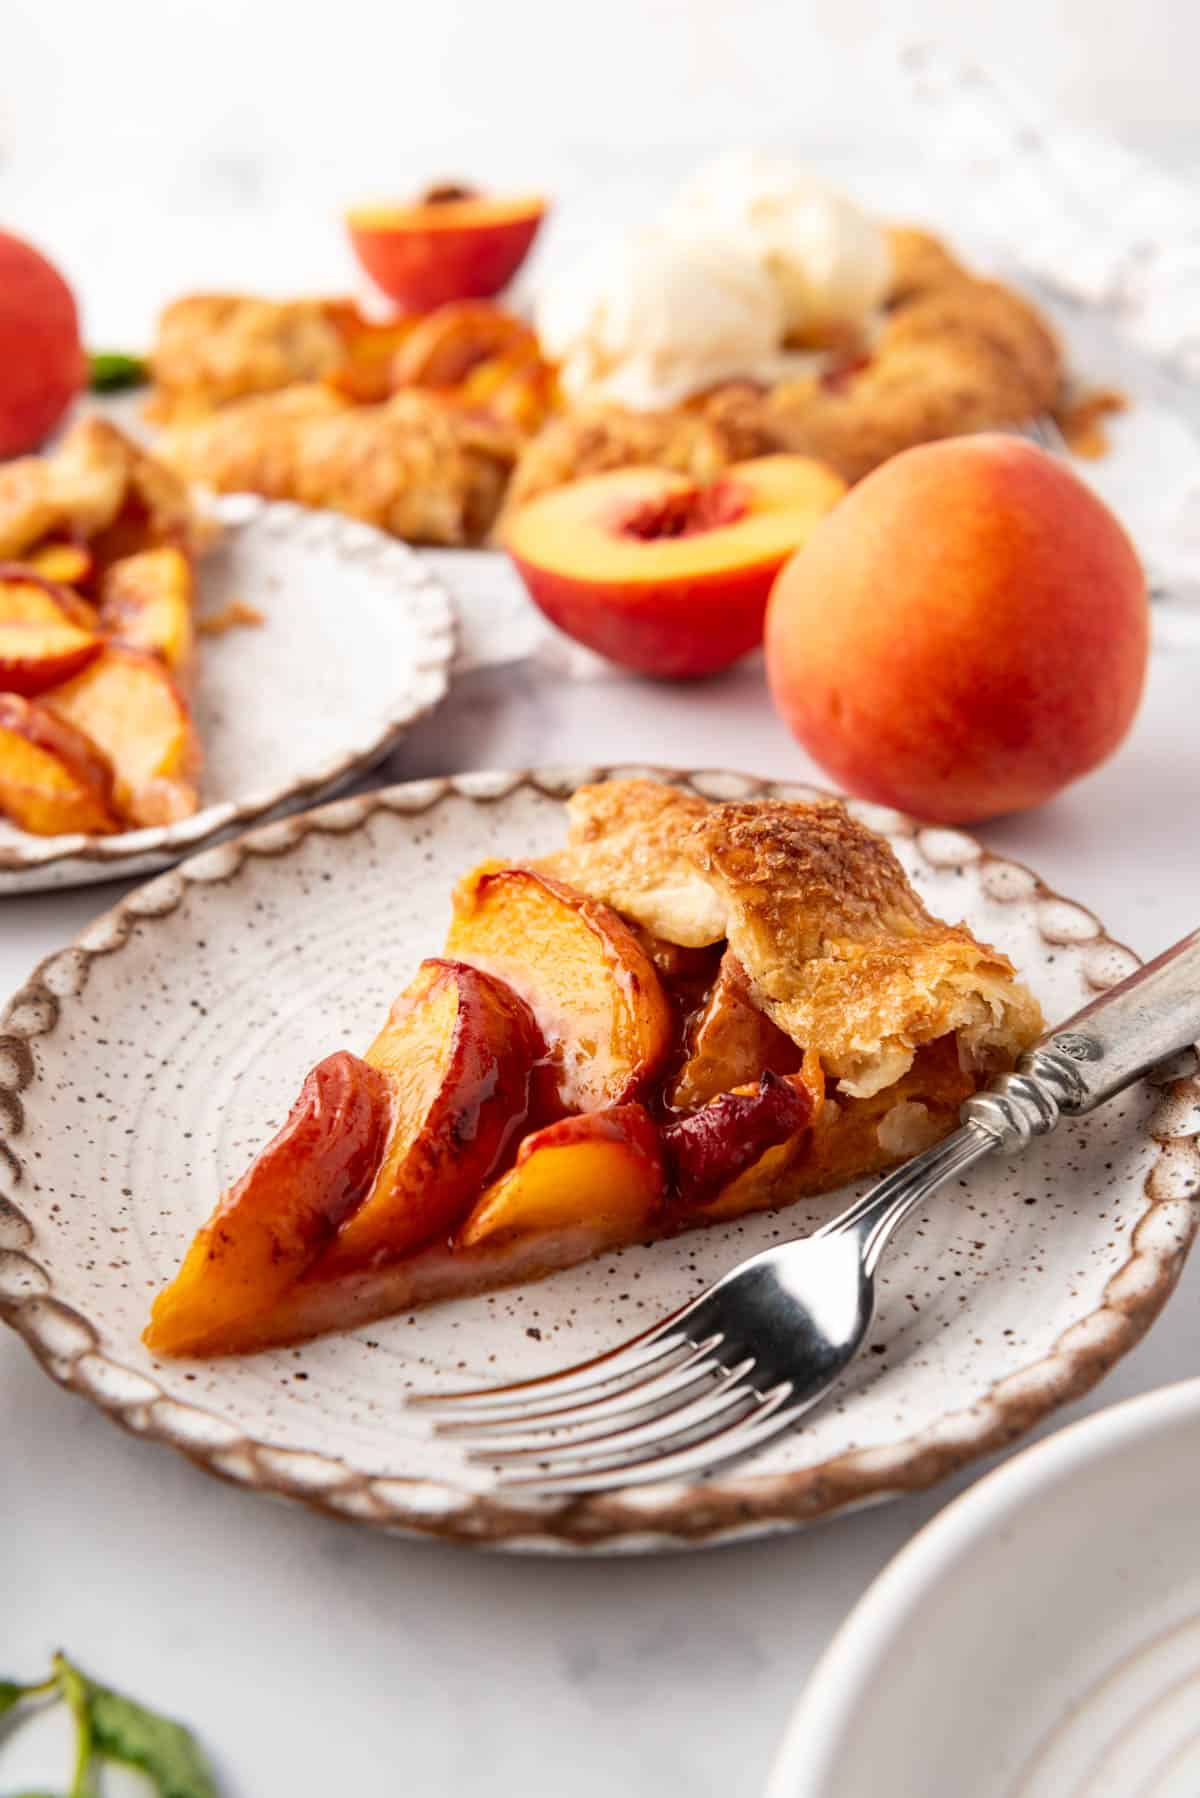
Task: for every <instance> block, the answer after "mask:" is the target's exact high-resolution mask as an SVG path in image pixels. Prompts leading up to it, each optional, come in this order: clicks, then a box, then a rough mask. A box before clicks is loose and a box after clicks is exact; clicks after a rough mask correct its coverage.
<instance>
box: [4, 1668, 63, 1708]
mask: <svg viewBox="0 0 1200 1798" xmlns="http://www.w3.org/2000/svg"><path fill="white" fill-rule="evenodd" d="M57 1684H58V1676H57V1674H54V1673H52V1674H51V1675H50V1677H49V1679H34V1680H29V1681H27V1682H25V1683H24V1684H22V1682H21V1681H20V1680H18V1679H0V1717H2V1716H3V1715H4V1713H5V1711H11V1710H12V1709H13V1707H14V1705H18V1704H20V1702H21V1700H22V1699H23V1698H37V1697H39V1696H40V1694H41V1693H43V1692H52V1691H53V1690H54V1688H55V1686H56V1685H57Z"/></svg>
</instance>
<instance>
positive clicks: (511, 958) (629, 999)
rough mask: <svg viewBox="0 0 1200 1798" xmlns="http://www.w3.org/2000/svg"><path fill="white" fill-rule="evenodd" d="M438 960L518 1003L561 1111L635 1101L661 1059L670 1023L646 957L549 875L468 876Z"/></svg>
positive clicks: (598, 908)
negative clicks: (495, 982) (487, 979)
mask: <svg viewBox="0 0 1200 1798" xmlns="http://www.w3.org/2000/svg"><path fill="white" fill-rule="evenodd" d="M446 953H447V955H453V956H456V957H458V958H460V959H461V960H463V961H468V962H471V963H472V964H473V965H474V966H476V967H480V968H484V969H486V971H487V972H488V973H490V974H494V975H495V976H496V977H497V978H498V979H500V980H503V981H505V982H506V983H507V984H508V985H510V986H511V987H512V989H513V990H514V992H517V993H519V994H520V995H521V997H522V998H523V999H524V1000H525V1002H526V1004H527V1005H528V1006H529V1007H530V1009H531V1011H532V1012H533V1015H534V1017H535V1018H536V1019H537V1022H538V1027H539V1029H540V1030H541V1033H542V1036H543V1038H544V1039H545V1043H546V1047H547V1049H548V1051H549V1053H550V1057H551V1059H552V1062H553V1064H554V1067H555V1070H556V1072H557V1076H558V1081H559V1087H560V1093H561V1100H562V1105H563V1108H564V1109H565V1110H567V1111H593V1110H595V1109H596V1108H597V1107H598V1106H603V1105H616V1104H621V1103H622V1102H624V1101H625V1100H627V1099H631V1098H635V1097H636V1096H637V1094H638V1093H639V1091H641V1090H642V1088H643V1087H644V1086H645V1085H646V1083H647V1082H648V1081H649V1080H651V1079H652V1078H653V1076H654V1075H655V1074H656V1073H658V1072H659V1071H660V1070H661V1068H662V1066H663V1064H664V1062H665V1061H666V1058H667V1056H668V1055H669V1054H670V1051H671V1046H672V1043H673V1041H674V1036H675V1022H674V1014H673V1012H672V1009H671V1006H670V1003H669V1001H668V999H667V996H666V993H665V992H664V991H663V987H662V982H661V981H660V980H659V977H658V974H657V971H656V970H655V967H654V964H653V962H652V961H651V960H650V958H649V956H648V955H647V954H646V952H645V950H644V949H643V948H642V947H641V945H640V944H639V943H638V941H637V939H636V937H634V935H633V933H632V931H630V929H629V927H628V925H626V924H624V923H623V922H622V920H621V919H620V918H619V917H618V916H617V914H616V912H614V911H611V910H610V909H609V907H608V906H607V905H602V904H600V903H599V901H597V900H594V899H586V898H585V897H584V896H583V894H582V893H577V892H576V891H575V890H574V889H573V888H572V887H569V886H567V885H566V884H565V883H564V882H563V881H560V880H555V879H553V878H552V877H551V876H550V875H548V874H540V873H537V872H536V871H535V870H534V869H532V868H519V867H508V866H506V865H504V864H503V863H490V862H485V863H484V864H483V865H482V866H481V867H479V868H476V869H475V871H474V873H472V874H468V875H467V877H466V879H465V880H463V881H461V882H460V883H459V886H458V888H457V890H456V892H455V895H454V918H453V921H452V923H451V925H450V934H449V935H448V937H447V938H446Z"/></svg>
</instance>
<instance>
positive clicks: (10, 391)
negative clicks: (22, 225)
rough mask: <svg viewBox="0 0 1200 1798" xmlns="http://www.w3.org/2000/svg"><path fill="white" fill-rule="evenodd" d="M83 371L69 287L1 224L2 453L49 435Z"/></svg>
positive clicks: (37, 253)
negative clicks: (2, 228) (2, 229)
mask: <svg viewBox="0 0 1200 1798" xmlns="http://www.w3.org/2000/svg"><path fill="white" fill-rule="evenodd" d="M84 373H85V367H84V357H83V347H82V345H81V343H80V340H79V315H78V313H77V312H76V309H75V299H74V296H73V295H72V293H71V289H70V288H69V287H68V286H67V284H66V282H65V281H64V280H63V278H62V276H61V275H60V274H59V272H58V270H57V269H56V268H55V267H54V266H53V264H52V263H50V262H47V260H46V258H45V257H44V256H43V255H42V254H41V253H40V251H38V250H35V249H34V248H33V246H32V244H27V243H25V242H23V241H22V239H21V238H19V237H12V236H10V235H9V233H8V232H7V231H0V458H2V457H5V456H19V455H23V454H24V453H25V451H26V450H32V449H36V448H37V447H38V445H39V444H40V443H41V442H42V441H43V440H44V439H45V438H46V437H48V436H49V435H50V432H51V431H52V430H53V429H54V427H55V425H56V424H57V423H58V421H59V419H60V418H61V417H62V416H63V413H64V412H65V411H66V409H67V407H68V406H69V405H70V404H71V401H72V400H73V399H74V398H75V396H76V394H77V393H78V392H79V390H80V388H81V387H82V386H83V380H84Z"/></svg>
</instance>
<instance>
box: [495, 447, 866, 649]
mask: <svg viewBox="0 0 1200 1798" xmlns="http://www.w3.org/2000/svg"><path fill="white" fill-rule="evenodd" d="M845 491H846V486H845V482H844V481H843V480H842V479H841V477H840V475H836V474H834V473H833V472H832V470H830V469H828V468H826V467H824V465H823V464H822V463H820V462H812V461H810V460H808V458H807V457H804V456H760V457H758V458H756V459H755V460H754V461H750V462H740V463H737V464H735V465H734V466H733V467H731V468H729V469H727V470H726V471H725V473H724V474H723V475H720V476H719V477H718V478H717V480H715V481H714V482H713V483H712V484H711V485H710V486H707V487H696V486H695V485H693V483H692V482H690V481H689V480H688V479H687V478H686V476H684V475H681V474H674V473H671V472H670V471H669V470H667V469H662V468H618V469H615V470H613V471H612V472H610V473H608V474H600V475H592V476H590V477H588V478H586V479H584V480H580V481H573V482H571V483H570V484H569V485H568V486H565V487H556V488H554V489H553V490H552V491H551V492H549V493H543V494H541V495H539V496H538V497H537V498H536V499H532V500H530V501H528V503H527V504H526V505H523V506H519V507H518V508H517V510H516V511H515V512H514V513H513V514H512V515H511V517H510V518H509V519H508V521H507V524H506V526H505V528H504V546H505V548H506V549H507V550H508V553H509V554H510V556H511V557H512V559H513V561H514V562H515V564H516V566H517V569H518V571H519V573H520V575H521V578H522V580H523V581H524V582H525V585H526V587H527V588H528V589H529V593H530V596H531V597H532V598H533V600H534V601H535V603H536V604H537V605H538V606H540V607H541V609H542V611H543V612H544V613H545V614H546V616H547V618H549V619H550V621H551V623H552V624H556V625H557V626H558V628H559V629H560V630H562V631H565V632H566V633H567V635H568V636H570V637H574V638H576V639H577V640H578V641H579V642H580V643H585V644H586V645H587V647H588V648H589V649H594V650H596V651H597V652H598V653H599V654H600V655H603V656H607V657H608V658H609V660H610V661H613V662H618V663H620V665H621V666H622V667H624V668H632V669H634V670H635V671H636V672H637V673H639V674H652V675H660V676H663V677H673V678H677V679H681V678H688V677H695V676H699V675H705V674H713V673H716V672H717V671H718V670H719V669H721V668H727V667H728V666H729V664H730V663H731V662H735V661H736V660H737V659H738V657H739V656H743V655H745V654H746V653H747V651H748V650H751V649H754V648H755V647H756V646H757V645H758V644H759V643H761V641H762V634H763V616H764V613H765V611H766V605H767V596H768V594H769V593H770V590H771V584H772V582H773V581H774V579H775V577H776V575H777V574H778V572H779V570H780V569H781V568H782V567H783V564H784V563H785V562H786V561H787V559H788V557H789V556H790V555H791V554H792V553H793V552H794V551H795V550H796V549H797V548H798V547H799V546H800V545H801V544H802V543H803V542H804V541H805V540H806V538H807V537H808V536H809V534H810V532H811V531H812V530H813V529H814V527H815V526H816V524H817V522H818V520H820V519H821V518H823V517H824V515H825V513H826V512H828V511H829V510H830V508H831V507H832V506H834V505H835V504H836V503H837V501H838V500H839V499H840V498H841V496H842V494H843V493H844V492H845Z"/></svg>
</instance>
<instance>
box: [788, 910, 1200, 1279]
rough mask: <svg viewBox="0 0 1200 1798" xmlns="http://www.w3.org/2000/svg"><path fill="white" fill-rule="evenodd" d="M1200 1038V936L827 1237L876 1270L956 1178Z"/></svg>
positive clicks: (1118, 994) (1032, 1058)
mask: <svg viewBox="0 0 1200 1798" xmlns="http://www.w3.org/2000/svg"><path fill="white" fill-rule="evenodd" d="M1197 1038H1200V930H1194V931H1192V932H1191V934H1190V935H1189V936H1185V937H1184V938H1183V939H1182V941H1180V942H1178V943H1175V944H1174V945H1173V946H1172V947H1171V948H1170V949H1167V950H1165V951H1164V952H1163V954H1162V955H1159V956H1156V957H1155V959H1154V960H1153V961H1150V962H1147V963H1146V965H1145V967H1143V968H1138V969H1137V971H1136V972H1135V973H1133V974H1131V975H1130V976H1129V978H1128V980H1123V981H1122V982H1121V984H1120V985H1119V986H1115V987H1112V988H1111V989H1110V990H1109V991H1108V992H1106V993H1102V994H1101V995H1100V996H1099V998H1097V999H1093V1000H1092V1002H1091V1004H1090V1005H1085V1006H1084V1007H1083V1009H1082V1011H1077V1012H1076V1013H1075V1015H1074V1016H1073V1017H1071V1018H1068V1020H1067V1022H1066V1023H1065V1024H1060V1025H1059V1027H1058V1028H1057V1029H1056V1030H1052V1031H1050V1032H1049V1034H1048V1035H1046V1036H1045V1037H1043V1039H1042V1041H1041V1042H1040V1043H1038V1044H1037V1045H1036V1047H1034V1048H1033V1049H1031V1050H1029V1052H1028V1054H1026V1055H1023V1056H1022V1057H1021V1059H1020V1061H1019V1062H1018V1063H1017V1067H1016V1071H1015V1072H1014V1073H1011V1074H1001V1075H1000V1076H999V1077H998V1078H997V1079H996V1080H994V1081H992V1083H991V1085H990V1086H988V1087H987V1088H986V1090H984V1091H983V1092H979V1093H976V1094H975V1095H974V1096H973V1097H972V1098H970V1099H968V1100H967V1101H966V1103H965V1104H964V1106H963V1107H962V1110H961V1112H960V1113H959V1115H960V1117H961V1119H962V1128H961V1129H959V1130H956V1131H955V1132H954V1134H953V1135H952V1136H949V1137H947V1138H946V1139H945V1141H944V1142H940V1143H936V1144H935V1145H934V1147H933V1148H932V1149H927V1150H926V1151H925V1153H924V1154H923V1155H918V1156H916V1157H915V1158H914V1159H913V1160H912V1161H909V1162H907V1163H906V1164H905V1165H904V1166H903V1167H900V1168H897V1169H896V1171H895V1173H893V1174H891V1175H889V1176H888V1177H887V1178H886V1179H884V1180H882V1181H881V1182H880V1184H879V1185H878V1186H877V1187H876V1188H875V1189H874V1191H873V1192H871V1193H869V1194H868V1195H867V1196H866V1197H865V1198H863V1199H860V1200H859V1201H858V1202H857V1203H856V1204H853V1205H851V1206H849V1207H848V1208H847V1210H846V1211H844V1212H843V1213H842V1215H841V1216H840V1217H837V1218H834V1219H832V1220H831V1222H830V1223H829V1224H827V1225H825V1226H824V1228H823V1229H821V1230H819V1231H818V1232H817V1234H818V1235H819V1236H824V1235H834V1234H839V1233H841V1232H842V1231H849V1230H853V1231H855V1232H857V1234H858V1235H859V1238H860V1240H861V1242H862V1248H863V1259H864V1262H865V1265H866V1267H867V1269H868V1271H869V1272H873V1271H874V1269H875V1266H876V1265H877V1263H878V1261H879V1257H880V1256H881V1255H882V1253H883V1251H884V1249H885V1247H886V1246H887V1242H888V1239H889V1238H890V1237H891V1235H892V1233H893V1231H894V1230H895V1229H896V1228H897V1227H898V1225H899V1224H901V1223H902V1222H903V1220H904V1219H905V1218H906V1217H907V1216H908V1214H909V1213H910V1212H911V1211H912V1210H913V1208H914V1207H915V1206H917V1205H919V1204H921V1203H922V1202H923V1201H924V1200H925V1199H927V1198H928V1197H929V1196H930V1194H931V1193H933V1192H934V1191H936V1189H937V1188H938V1187H939V1186H941V1185H942V1184H943V1183H944V1182H945V1181H946V1180H948V1179H950V1178H951V1177H952V1176H953V1175H955V1174H959V1173H962V1172H963V1171H964V1170H965V1169H966V1168H968V1167H970V1166H972V1165H973V1164H974V1163H975V1162H976V1161H980V1160H982V1159H983V1157H984V1156H985V1155H990V1154H992V1153H993V1152H994V1151H995V1150H996V1149H1002V1150H1004V1151H1005V1153H1006V1154H1010V1155H1011V1154H1017V1153H1019V1152H1020V1151H1021V1150H1023V1149H1026V1148H1028V1146H1029V1144H1030V1143H1031V1142H1032V1141H1033V1139H1034V1137H1035V1136H1045V1135H1046V1133H1047V1132H1048V1131H1050V1130H1053V1129H1054V1126H1055V1125H1056V1124H1057V1123H1058V1120H1059V1118H1060V1117H1061V1116H1062V1115H1063V1113H1064V1112H1066V1113H1067V1114H1068V1115H1070V1116H1078V1115H1079V1114H1080V1113H1082V1112H1085V1111H1091V1110H1093V1109H1094V1108H1095V1107H1096V1106H1097V1105H1103V1104H1104V1102H1105V1101H1106V1100H1108V1099H1111V1098H1115V1096H1116V1095H1117V1093H1119V1092H1123V1091H1124V1089H1125V1088H1126V1087H1127V1086H1131V1085H1132V1084H1133V1082H1134V1081H1135V1080H1138V1079H1140V1078H1141V1077H1142V1075H1143V1074H1148V1073H1149V1072H1150V1071H1151V1069H1153V1068H1154V1067H1155V1066H1157V1064H1158V1063H1159V1062H1160V1061H1163V1060H1165V1059H1166V1057H1167V1056H1169V1055H1174V1054H1176V1053H1177V1052H1178V1051H1179V1050H1180V1049H1185V1048H1188V1047H1189V1046H1190V1045H1191V1044H1193V1043H1195V1042H1196V1040H1197Z"/></svg>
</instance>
